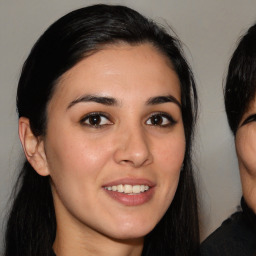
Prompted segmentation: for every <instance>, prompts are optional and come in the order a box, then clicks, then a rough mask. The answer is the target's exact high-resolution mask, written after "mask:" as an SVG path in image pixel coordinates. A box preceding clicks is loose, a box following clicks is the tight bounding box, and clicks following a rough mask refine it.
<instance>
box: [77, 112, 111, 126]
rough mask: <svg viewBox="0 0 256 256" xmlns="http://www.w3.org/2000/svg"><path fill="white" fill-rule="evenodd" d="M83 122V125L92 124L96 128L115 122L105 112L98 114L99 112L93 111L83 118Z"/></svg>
mask: <svg viewBox="0 0 256 256" xmlns="http://www.w3.org/2000/svg"><path fill="white" fill-rule="evenodd" d="M81 123H82V124H83V125H87V126H92V127H95V128H99V127H102V126H104V125H110V124H113V123H112V122H111V121H110V120H109V119H108V117H106V116H105V115H103V114H97V113H91V114H89V115H87V116H85V117H84V118H83V119H82V120H81Z"/></svg>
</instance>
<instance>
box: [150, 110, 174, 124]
mask: <svg viewBox="0 0 256 256" xmlns="http://www.w3.org/2000/svg"><path fill="white" fill-rule="evenodd" d="M175 123H176V121H174V120H173V118H172V117H171V116H170V115H168V114H165V113H164V114H162V113H158V114H153V115H152V116H151V117H150V118H149V119H148V120H147V121H146V124H148V125H152V126H160V127H167V126H171V125H174V124H175Z"/></svg>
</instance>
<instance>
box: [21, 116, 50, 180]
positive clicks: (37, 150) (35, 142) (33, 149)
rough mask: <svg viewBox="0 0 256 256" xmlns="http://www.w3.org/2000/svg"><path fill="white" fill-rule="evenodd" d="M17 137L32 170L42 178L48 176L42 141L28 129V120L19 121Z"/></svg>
mask: <svg viewBox="0 0 256 256" xmlns="http://www.w3.org/2000/svg"><path fill="white" fill-rule="evenodd" d="M19 137H20V141H21V144H22V147H23V150H24V153H25V155H26V158H27V160H28V161H29V163H30V164H31V166H32V167H33V168H34V170H35V171H36V172H37V173H38V174H39V175H42V176H47V175H49V170H48V165H47V159H46V154H45V150H44V141H43V139H42V138H40V137H36V136H35V135H34V134H33V132H32V130H31V127H30V122H29V119H28V118H26V117H21V118H20V119H19Z"/></svg>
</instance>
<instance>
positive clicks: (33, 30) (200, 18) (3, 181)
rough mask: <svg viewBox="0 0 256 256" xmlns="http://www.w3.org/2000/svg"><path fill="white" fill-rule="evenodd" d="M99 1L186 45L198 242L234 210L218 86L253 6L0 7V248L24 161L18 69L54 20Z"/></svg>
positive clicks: (253, 17) (36, 0) (0, 1)
mask: <svg viewBox="0 0 256 256" xmlns="http://www.w3.org/2000/svg"><path fill="white" fill-rule="evenodd" d="M99 2H101V3H112V4H124V5H128V6H130V7H133V8H135V9H136V10H138V11H140V12H142V13H143V14H145V15H147V16H149V17H151V18H153V19H155V20H157V21H158V22H160V23H163V24H166V23H168V24H170V25H171V26H172V27H173V28H174V29H175V31H176V32H177V34H178V36H179V37H180V38H181V40H182V41H183V42H184V43H185V51H186V53H187V56H188V59H189V61H190V63H191V66H192V68H193V70H194V73H195V76H196V80H197V84H198V90H199V97H200V118H199V122H198V132H197V137H196V141H197V144H196V147H195V164H196V166H197V168H198V171H197V180H198V184H199V194H200V202H199V207H200V215H201V221H202V222H201V233H202V239H203V238H205V236H206V235H208V234H209V233H210V232H212V231H213V230H214V229H215V228H216V227H217V226H218V225H220V224H221V222H222V220H223V219H224V218H226V217H227V216H229V215H230V214H231V213H232V212H233V211H235V209H236V207H237V205H238V204H239V200H240V196H241V186H240V181H239V174H238V167H237V161H236V157H235V150H234V143H233V138H232V136H231V133H230V132H229V129H228V126H227V122H226V116H225V111H224V105H223V93H222V80H223V78H224V73H225V71H226V69H227V64H228V61H229V58H230V55H231V54H232V51H233V50H234V47H235V43H236V41H237V39H238V37H239V36H241V35H242V34H243V33H244V32H245V31H246V29H247V28H248V27H249V26H250V25H251V24H252V23H254V22H255V21H256V1H255V0H243V1H241V0H222V1H218V0H208V1H207V0H194V1H188V0H187V1H186V0H179V1H175V0H158V1H155V0H136V1H135V0H130V1H129V0H123V1H122V0H119V1H118V0H116V1H106V0H102V1H93V0H90V1H89V0H83V1H82V0H72V1H71V0H44V1H40V0H11V1H9V0H0V120H1V121H0V228H1V229H0V241H2V236H3V231H2V229H3V226H4V221H3V220H4V218H5V214H6V209H7V207H8V197H9V194H10V191H11V187H12V184H13V182H14V179H15V177H16V173H17V171H18V166H19V164H20V163H21V160H22V159H23V154H22V151H21V147H20V144H19V141H18V135H17V117H16V113H15V94H16V87H17V81H18V78H19V74H20V70H21V66H22V63H23V62H24V60H25V58H26V56H27V55H28V53H29V51H30V49H31V47H32V45H33V44H34V42H35V40H36V39H37V38H38V37H39V36H40V35H41V33H42V32H43V31H44V30H45V29H46V28H47V27H48V26H49V25H50V24H51V23H52V22H54V21H55V20H56V19H57V18H59V17H60V16H62V15H64V14H65V13H67V12H69V11H71V10H73V9H76V8H79V7H83V6H86V5H89V4H94V3H99ZM0 249H1V246H0Z"/></svg>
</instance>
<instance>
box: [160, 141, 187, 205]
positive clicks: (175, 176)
mask: <svg viewBox="0 0 256 256" xmlns="http://www.w3.org/2000/svg"><path fill="white" fill-rule="evenodd" d="M185 147H186V144H185V137H184V136H178V137H174V138H172V139H170V140H166V141H165V143H164V144H163V146H162V147H161V150H158V151H157V153H156V154H157V162H156V163H157V166H158V170H157V171H158V175H159V177H161V186H162V188H163V189H164V191H165V195H166V197H165V200H167V201H166V202H169V203H168V204H170V203H171V201H172V199H173V197H174V194H175V192H176V189H177V186H178V182H179V177H180V171H181V168H182V163H183V160H184V155H185Z"/></svg>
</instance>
